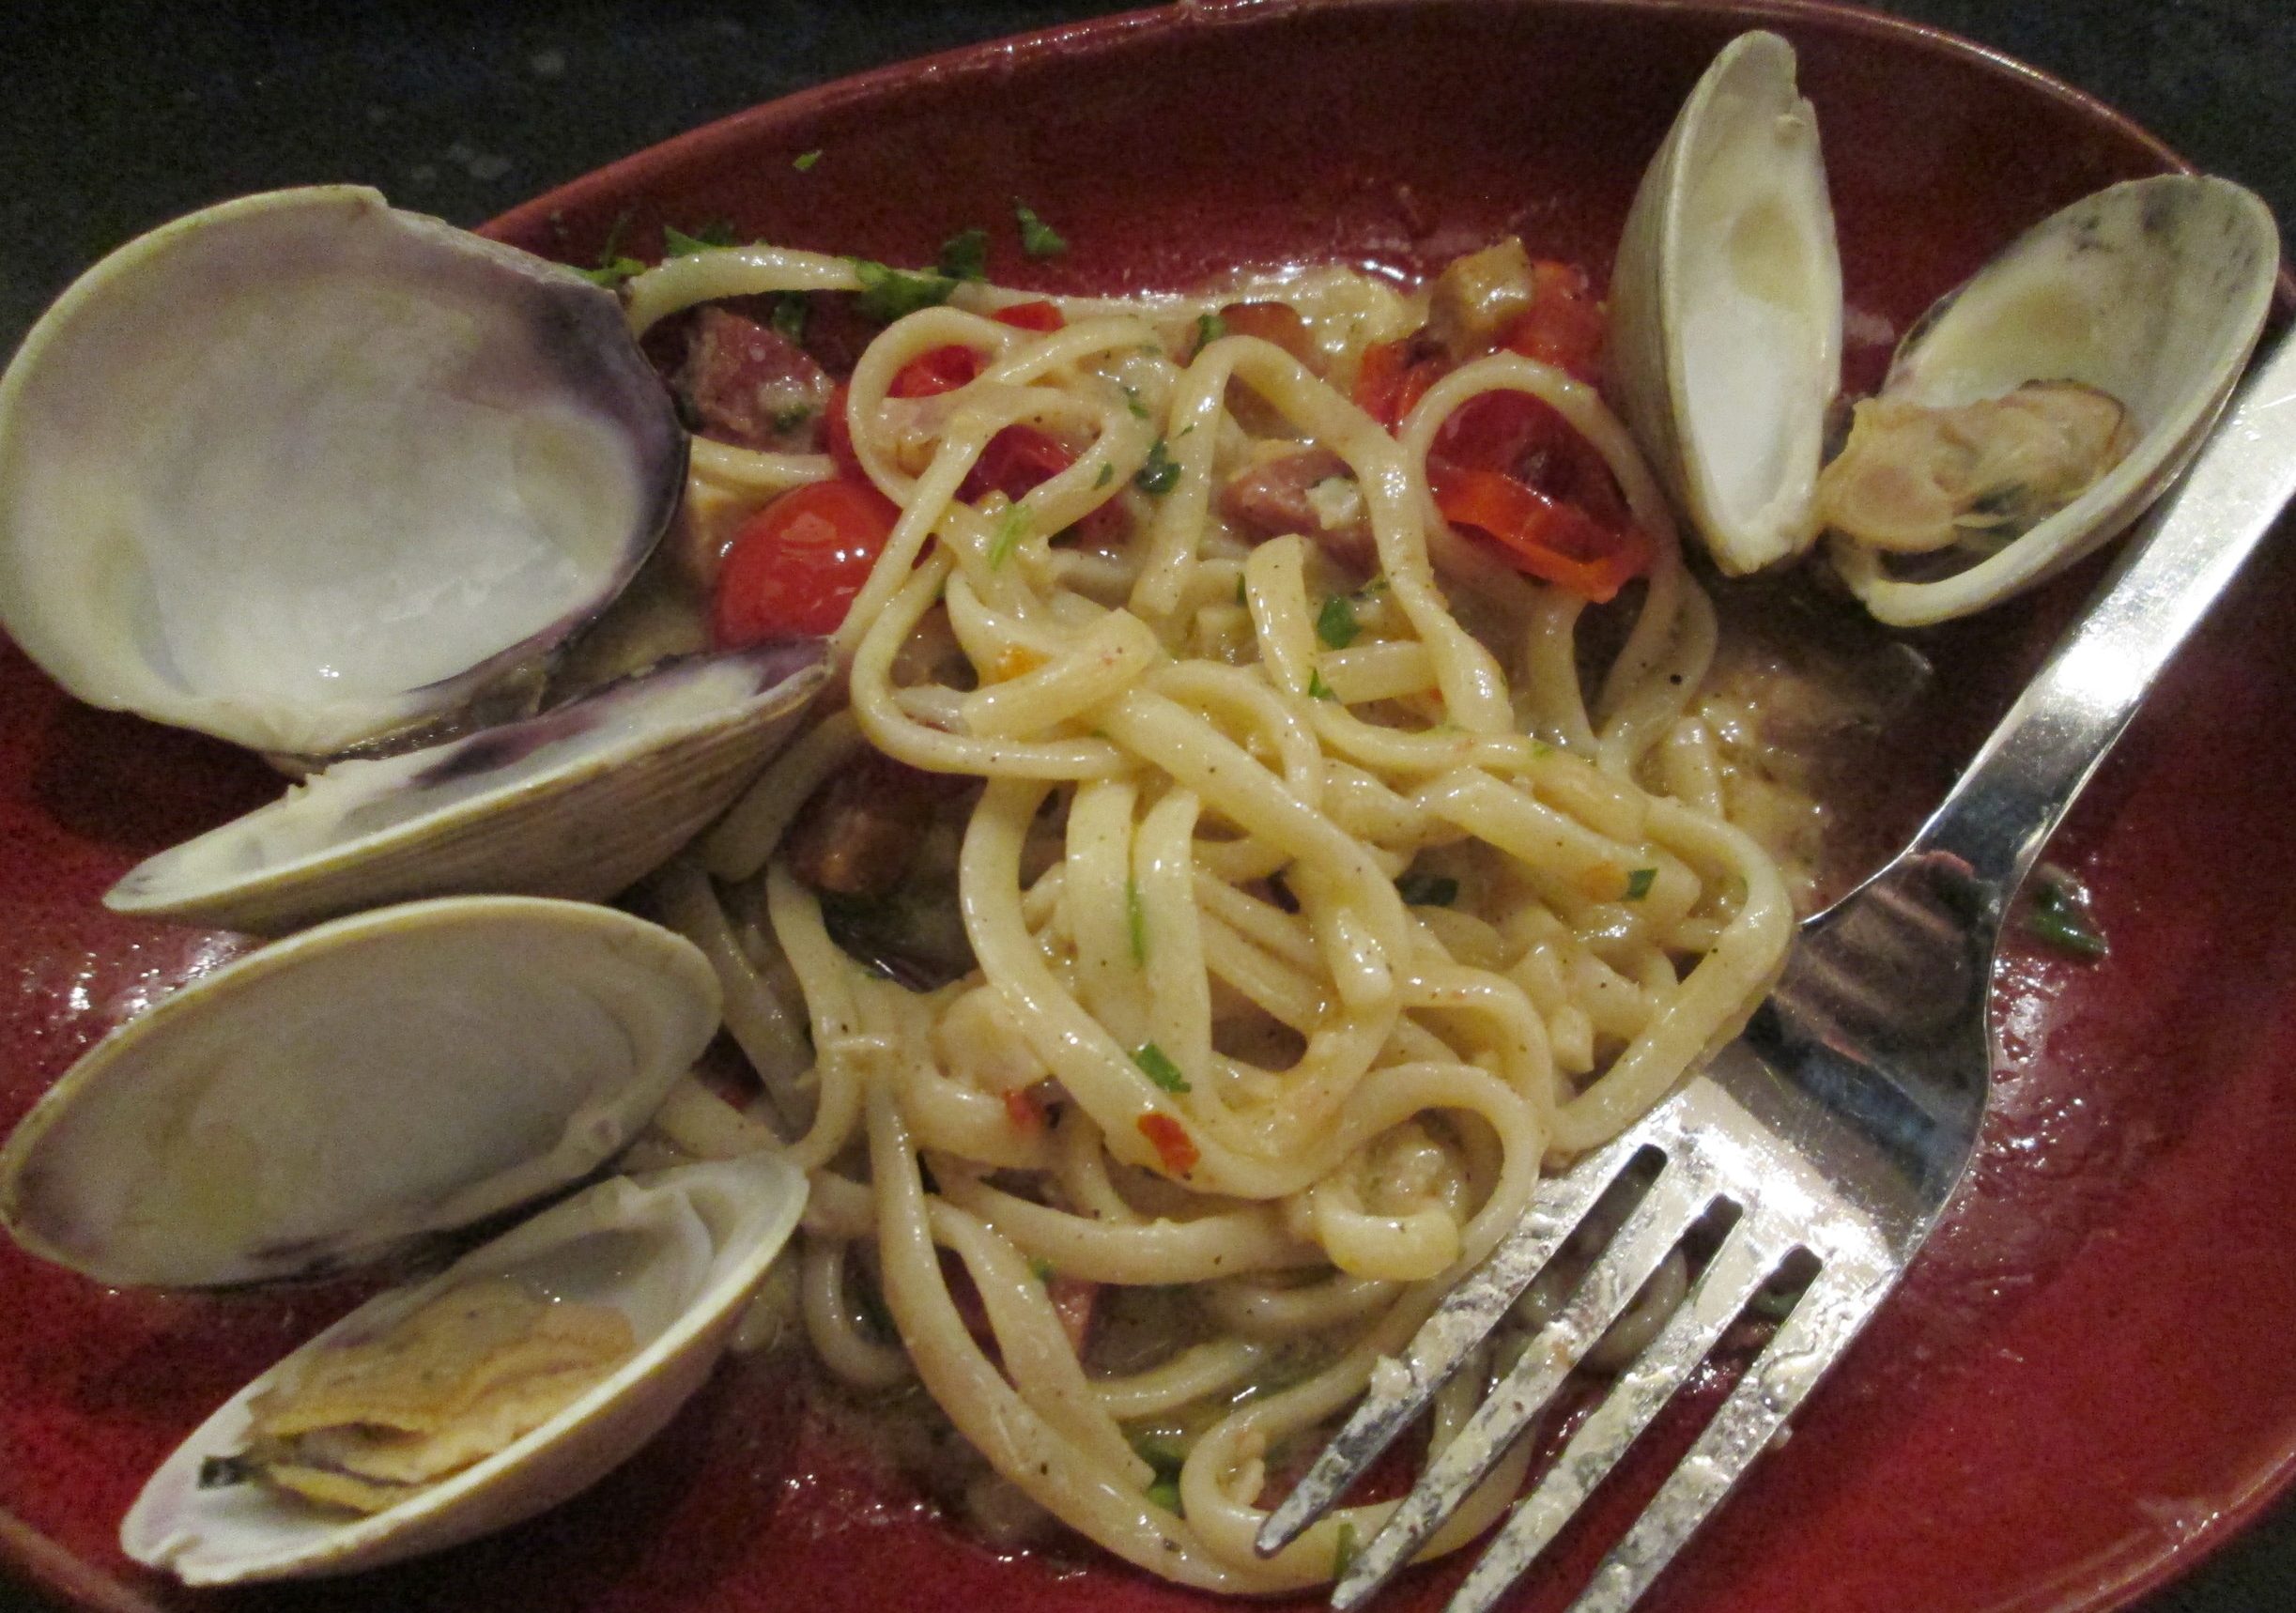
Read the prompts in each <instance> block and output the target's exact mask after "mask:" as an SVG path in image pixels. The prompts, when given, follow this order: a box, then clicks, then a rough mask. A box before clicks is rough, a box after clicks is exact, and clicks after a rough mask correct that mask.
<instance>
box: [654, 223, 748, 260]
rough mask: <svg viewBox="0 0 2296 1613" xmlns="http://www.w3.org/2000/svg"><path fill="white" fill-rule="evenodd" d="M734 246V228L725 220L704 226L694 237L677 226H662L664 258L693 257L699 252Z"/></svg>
mask: <svg viewBox="0 0 2296 1613" xmlns="http://www.w3.org/2000/svg"><path fill="white" fill-rule="evenodd" d="M732 244H733V226H732V224H730V223H726V222H725V220H723V219H719V220H717V222H715V223H706V224H703V225H702V226H701V228H700V229H698V230H696V231H695V232H694V233H693V234H692V235H687V234H686V232H685V231H684V230H682V229H680V228H678V226H677V225H675V224H664V225H663V226H662V256H663V257H664V258H672V257H691V256H692V255H693V254H694V253H698V252H708V251H710V250H712V249H713V248H716V247H721V246H732Z"/></svg>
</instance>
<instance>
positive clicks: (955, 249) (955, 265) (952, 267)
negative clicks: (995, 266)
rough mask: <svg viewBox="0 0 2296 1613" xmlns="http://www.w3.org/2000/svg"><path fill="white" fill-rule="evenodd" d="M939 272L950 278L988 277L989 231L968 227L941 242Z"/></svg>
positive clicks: (979, 278)
mask: <svg viewBox="0 0 2296 1613" xmlns="http://www.w3.org/2000/svg"><path fill="white" fill-rule="evenodd" d="M941 272H942V273H943V274H945V275H947V276H948V278H949V279H951V280H986V279H988V278H989V232H988V231H986V230H984V229H969V230H965V231H963V232H962V233H960V234H957V235H953V236H950V237H949V238H948V240H946V241H944V242H943V243H942V244H941Z"/></svg>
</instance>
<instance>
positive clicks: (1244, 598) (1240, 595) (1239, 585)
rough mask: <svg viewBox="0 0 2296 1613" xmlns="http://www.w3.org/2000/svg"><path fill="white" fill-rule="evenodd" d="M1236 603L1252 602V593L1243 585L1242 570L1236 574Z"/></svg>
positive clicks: (1245, 603) (1247, 603)
mask: <svg viewBox="0 0 2296 1613" xmlns="http://www.w3.org/2000/svg"><path fill="white" fill-rule="evenodd" d="M1236 603H1237V604H1238V605H1247V606H1248V605H1250V604H1251V603H1252V599H1251V594H1250V592H1249V591H1247V590H1246V589H1245V588H1244V586H1243V573H1241V572H1238V573H1237V574H1236Z"/></svg>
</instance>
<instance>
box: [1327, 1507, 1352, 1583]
mask: <svg viewBox="0 0 2296 1613" xmlns="http://www.w3.org/2000/svg"><path fill="white" fill-rule="evenodd" d="M1355 1553H1356V1544H1355V1526H1354V1525H1353V1524H1351V1523H1348V1522H1347V1521H1346V1520H1345V1519H1342V1520H1341V1521H1340V1525H1339V1533H1338V1535H1337V1537H1336V1538H1335V1539H1333V1542H1332V1577H1333V1579H1345V1578H1347V1577H1348V1570H1349V1569H1350V1568H1353V1567H1354V1566H1355Z"/></svg>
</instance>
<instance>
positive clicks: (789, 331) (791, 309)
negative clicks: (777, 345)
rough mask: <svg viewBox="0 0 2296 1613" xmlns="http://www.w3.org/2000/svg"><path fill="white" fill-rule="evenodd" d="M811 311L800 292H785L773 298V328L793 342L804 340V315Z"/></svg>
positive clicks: (771, 321)
mask: <svg viewBox="0 0 2296 1613" xmlns="http://www.w3.org/2000/svg"><path fill="white" fill-rule="evenodd" d="M809 312H811V309H810V307H809V304H808V303H807V302H806V300H805V296H804V294H803V293H802V292H796V291H791V292H785V293H783V294H782V295H781V296H779V297H777V298H775V299H774V304H773V315H772V318H771V320H770V323H771V324H772V326H773V328H774V329H775V330H778V331H779V332H780V333H781V334H782V335H783V336H786V337H788V338H789V339H790V340H791V341H793V342H803V341H804V340H805V320H806V315H807V314H809Z"/></svg>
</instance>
